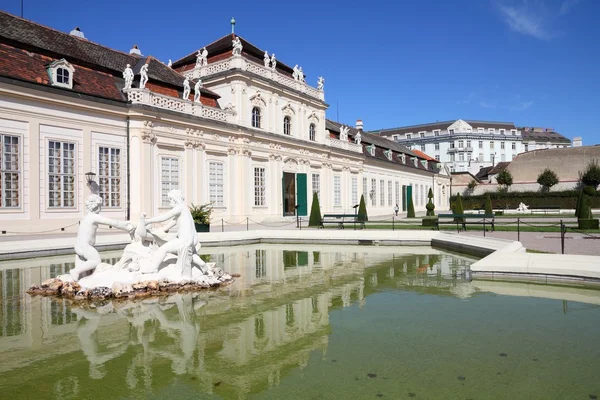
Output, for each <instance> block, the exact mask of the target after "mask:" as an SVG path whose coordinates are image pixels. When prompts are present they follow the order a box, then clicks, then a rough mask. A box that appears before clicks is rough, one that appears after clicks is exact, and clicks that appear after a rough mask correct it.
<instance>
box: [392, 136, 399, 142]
mask: <svg viewBox="0 0 600 400" xmlns="http://www.w3.org/2000/svg"><path fill="white" fill-rule="evenodd" d="M392 140H393V141H394V142H397V141H398V140H400V135H392Z"/></svg>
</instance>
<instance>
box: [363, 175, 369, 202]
mask: <svg viewBox="0 0 600 400" xmlns="http://www.w3.org/2000/svg"><path fill="white" fill-rule="evenodd" d="M363 197H364V199H365V201H368V200H369V198H368V197H367V178H363Z"/></svg>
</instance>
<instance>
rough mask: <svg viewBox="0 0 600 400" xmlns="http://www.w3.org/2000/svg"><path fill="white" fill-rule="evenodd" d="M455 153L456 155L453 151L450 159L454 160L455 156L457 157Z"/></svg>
mask: <svg viewBox="0 0 600 400" xmlns="http://www.w3.org/2000/svg"><path fill="white" fill-rule="evenodd" d="M455 155H456V154H454V153H451V154H450V161H454V158H455V157H454V156H455Z"/></svg>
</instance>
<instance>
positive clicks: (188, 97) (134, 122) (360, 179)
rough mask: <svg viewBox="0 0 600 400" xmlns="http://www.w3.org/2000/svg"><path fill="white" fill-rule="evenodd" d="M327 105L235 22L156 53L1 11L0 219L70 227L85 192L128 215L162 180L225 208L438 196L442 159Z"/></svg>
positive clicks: (148, 200)
mask: <svg viewBox="0 0 600 400" xmlns="http://www.w3.org/2000/svg"><path fill="white" fill-rule="evenodd" d="M267 56H268V57H267ZM327 107H328V105H327V104H326V103H325V92H324V87H323V80H320V82H319V83H318V84H317V87H312V86H310V85H308V84H307V83H306V82H305V81H304V73H303V72H302V71H301V70H300V69H298V68H296V67H294V68H290V67H289V66H287V65H286V64H284V63H282V62H280V61H278V60H275V58H274V56H273V55H268V54H267V53H266V52H265V51H264V50H261V49H259V48H257V47H255V46H254V45H252V44H251V43H249V42H248V41H246V40H245V39H243V38H240V37H238V36H235V35H234V34H231V35H227V36H224V37H223V38H221V39H219V40H217V41H215V42H212V43H211V44H208V45H206V47H204V48H200V50H194V51H193V52H192V53H191V54H190V55H188V56H186V57H183V58H181V59H180V60H177V61H175V62H173V63H169V65H165V64H164V63H162V62H160V61H158V60H157V59H155V58H153V57H152V56H143V55H142V54H141V52H140V50H139V49H137V47H135V46H134V48H133V49H131V51H130V52H129V54H128V53H123V52H120V51H116V50H112V49H109V48H107V47H104V46H102V45H99V44H96V43H93V42H91V41H89V40H87V39H86V38H85V37H84V35H83V33H82V32H81V31H79V29H76V30H74V31H72V32H71V33H70V34H69V33H64V32H59V31H56V30H54V29H50V28H47V27H44V26H41V25H38V24H36V23H33V22H31V21H27V20H24V19H21V18H18V17H15V16H13V15H10V14H8V13H4V12H0V141H1V143H0V145H1V148H2V151H1V154H0V164H1V169H0V174H1V180H0V230H1V231H2V233H6V234H11V233H33V232H49V233H51V232H58V231H60V230H66V231H73V230H75V229H76V227H77V222H78V221H79V219H80V218H81V216H82V215H83V213H84V203H85V198H86V197H87V196H88V195H89V194H90V193H93V192H96V193H99V194H100V195H101V196H102V197H103V199H104V208H103V214H104V215H106V216H108V217H111V218H116V219H130V220H133V221H136V220H137V218H138V217H139V215H140V214H141V213H143V212H145V213H147V214H149V215H154V214H157V213H160V212H163V211H164V210H166V209H167V208H168V201H167V197H166V194H167V193H168V192H169V191H170V190H171V189H175V188H178V189H181V190H182V191H183V192H184V195H185V197H186V201H187V202H188V204H205V203H212V205H213V207H214V212H213V216H212V217H213V221H221V220H224V221H225V222H226V223H241V222H242V221H244V223H245V221H246V218H248V219H249V220H250V221H251V222H267V221H281V220H287V219H293V217H294V215H295V212H296V210H295V207H296V206H298V210H297V212H298V215H300V216H305V215H309V213H310V205H311V199H312V193H313V192H317V193H318V195H319V199H320V204H321V212H322V213H326V212H337V213H342V212H343V213H352V212H353V208H352V207H353V206H354V205H355V204H358V202H359V200H360V196H361V195H364V196H365V200H366V201H367V210H368V213H369V216H370V217H371V216H378V215H380V216H383V215H386V216H389V215H391V214H392V210H393V207H394V206H395V204H399V205H400V206H401V207H402V208H403V209H405V208H406V202H407V196H408V195H410V194H411V193H412V198H413V201H414V203H415V208H416V210H417V211H419V210H424V209H425V204H426V203H427V191H428V189H429V188H432V189H433V191H434V196H435V197H434V198H435V203H436V206H437V207H438V208H441V209H444V208H447V204H448V196H449V193H450V190H449V185H450V178H449V171H447V169H446V168H445V167H444V166H443V165H442V164H440V163H437V162H435V161H432V160H430V159H428V158H424V157H422V155H420V154H417V153H414V152H412V151H411V150H410V149H408V148H407V147H405V146H403V145H401V144H399V143H395V142H392V141H388V140H385V139H383V138H380V137H379V136H378V135H374V134H369V133H366V132H363V131H362V130H361V129H356V128H349V127H345V126H343V125H340V124H338V123H335V122H333V121H329V120H327V118H326V110H327ZM86 174H87V175H86Z"/></svg>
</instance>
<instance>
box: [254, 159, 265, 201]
mask: <svg viewBox="0 0 600 400" xmlns="http://www.w3.org/2000/svg"><path fill="white" fill-rule="evenodd" d="M266 188H267V183H266V179H265V168H263V167H254V205H255V206H258V207H260V206H265V205H266V204H267V199H266V196H265V192H266Z"/></svg>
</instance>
